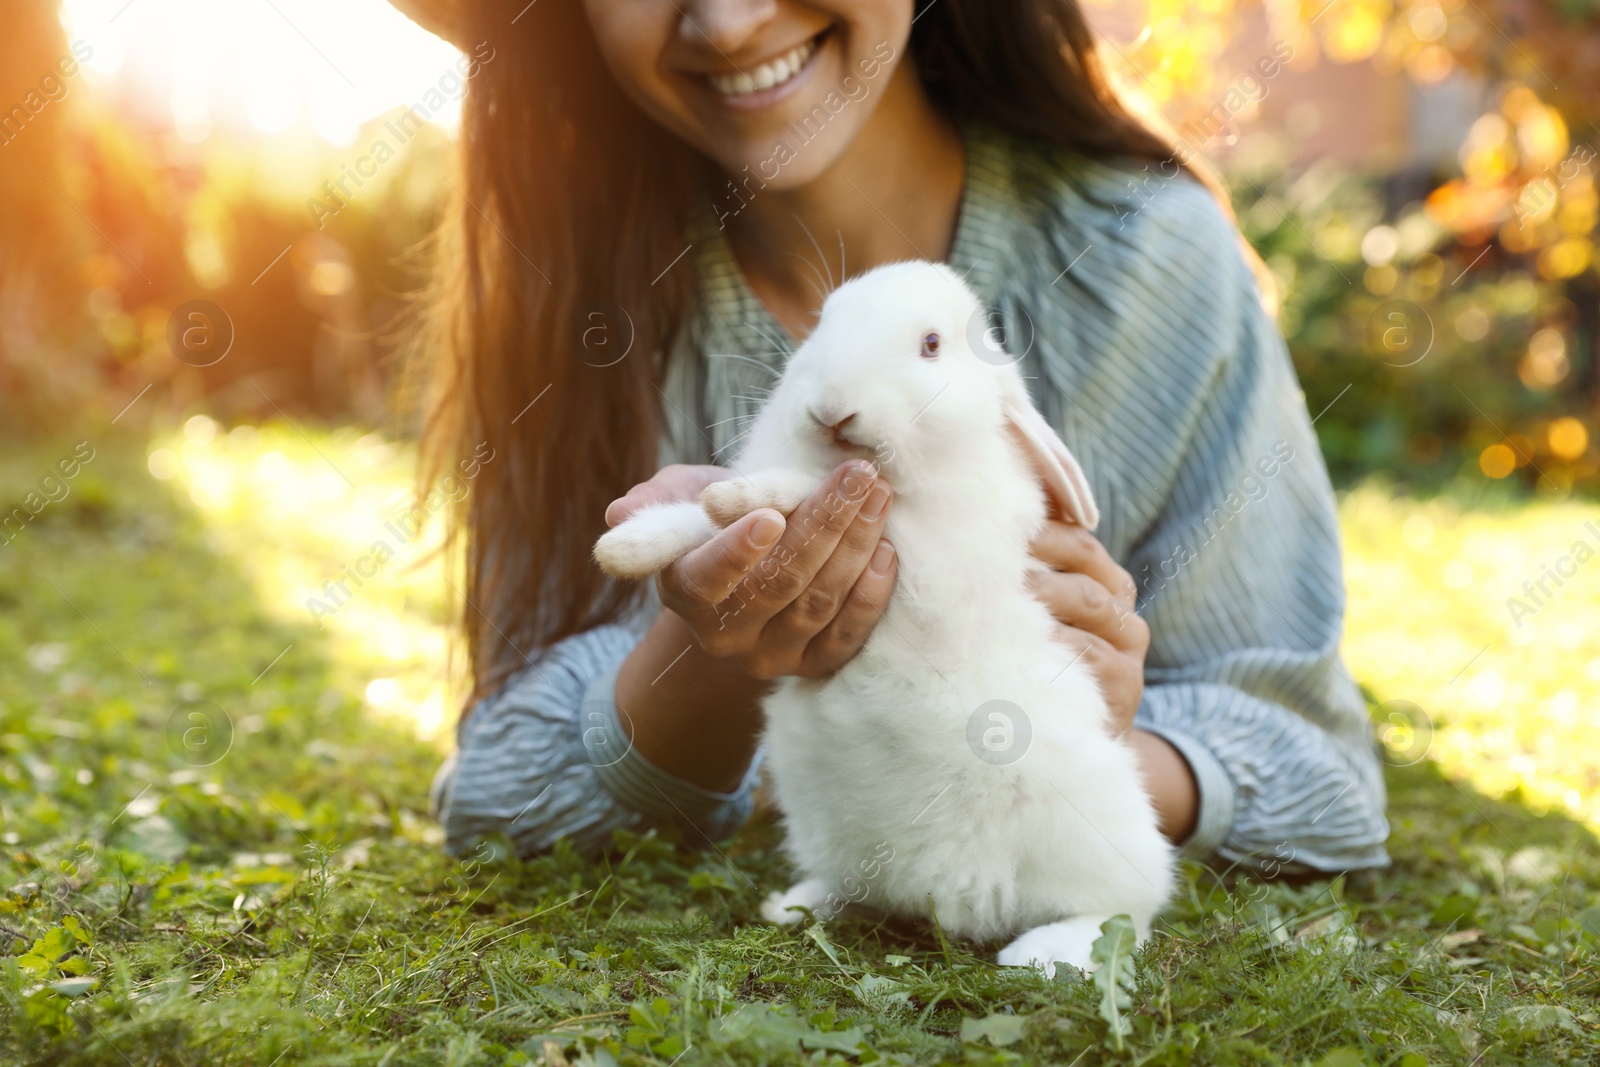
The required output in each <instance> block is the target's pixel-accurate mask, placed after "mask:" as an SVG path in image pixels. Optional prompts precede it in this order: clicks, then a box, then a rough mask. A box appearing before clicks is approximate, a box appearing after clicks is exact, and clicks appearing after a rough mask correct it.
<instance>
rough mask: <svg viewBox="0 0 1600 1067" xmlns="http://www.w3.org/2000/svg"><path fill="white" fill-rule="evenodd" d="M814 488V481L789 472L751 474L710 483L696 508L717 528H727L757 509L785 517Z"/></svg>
mask: <svg viewBox="0 0 1600 1067" xmlns="http://www.w3.org/2000/svg"><path fill="white" fill-rule="evenodd" d="M816 488H817V479H815V478H813V477H812V476H811V475H809V474H802V473H801V472H800V471H791V470H781V469H780V470H765V471H754V472H752V473H751V474H750V475H748V476H746V477H742V478H730V479H728V480H727V481H725V482H712V483H711V484H710V485H708V486H706V487H705V489H704V490H702V491H701V493H700V506H701V507H703V508H705V511H706V514H707V515H709V516H711V521H712V522H714V523H716V524H717V525H718V526H730V525H732V524H733V523H736V522H738V521H739V520H740V519H742V518H744V517H745V516H746V515H748V514H750V513H751V512H752V511H755V510H756V509H757V508H776V509H777V510H778V511H780V512H782V513H783V514H785V515H787V514H789V513H790V512H791V511H793V510H794V509H795V508H797V507H799V506H800V504H801V502H802V501H804V500H805V498H806V497H808V496H810V495H811V493H812V491H813V490H815V489H816Z"/></svg>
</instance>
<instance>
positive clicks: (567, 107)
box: [418, 0, 1228, 699]
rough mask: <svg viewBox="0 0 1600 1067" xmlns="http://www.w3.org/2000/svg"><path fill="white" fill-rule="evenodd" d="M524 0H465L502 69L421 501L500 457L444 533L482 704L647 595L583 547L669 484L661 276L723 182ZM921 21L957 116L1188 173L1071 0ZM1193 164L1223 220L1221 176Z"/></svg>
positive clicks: (935, 72)
mask: <svg viewBox="0 0 1600 1067" xmlns="http://www.w3.org/2000/svg"><path fill="white" fill-rule="evenodd" d="M512 3H513V0H505V2H504V3H500V2H490V0H482V2H470V0H469V2H467V3H465V4H463V5H462V10H461V11H460V14H459V18H458V20H457V23H456V26H455V29H456V31H457V40H458V41H462V42H466V43H468V44H470V43H471V42H476V41H483V40H492V41H493V45H494V52H495V58H494V59H493V60H492V61H490V62H487V63H484V64H483V65H482V67H481V69H480V70H479V72H478V73H477V74H476V75H475V76H474V77H473V78H472V80H471V81H470V83H469V85H468V89H467V94H466V98H465V102H464V105H463V108H464V110H463V117H462V132H461V142H460V150H459V153H458V165H457V174H458V176H457V178H456V180H455V181H454V182H453V187H454V191H453V192H452V193H451V194H450V204H449V206H448V208H447V210H446V214H445V218H444V221H443V223H442V225H441V228H440V231H439V234H438V236H437V239H436V244H435V247H434V253H435V255H436V257H437V258H436V261H435V262H436V265H435V280H434V283H433V286H432V289H431V291H430V293H429V294H428V309H429V310H428V312H427V315H426V318H425V327H424V329H423V330H422V331H421V332H420V333H419V339H418V350H419V352H420V354H421V355H422V357H423V363H424V365H425V366H426V367H427V369H428V373H429V378H430V384H429V388H428V393H427V398H426V405H427V406H426V413H425V420H424V425H423V435H422V457H423V461H422V464H421V468H420V470H421V478H422V485H423V486H424V489H425V488H426V487H427V486H428V485H431V484H433V482H434V481H435V480H436V479H437V478H438V477H439V476H441V475H442V474H445V473H446V472H448V471H450V470H452V469H453V468H454V466H455V465H456V464H457V463H458V462H459V461H460V460H462V459H464V458H466V457H468V456H471V455H474V454H476V455H483V454H485V452H484V447H483V446H484V443H485V442H487V444H488V447H489V448H492V449H493V456H494V458H493V459H492V460H490V461H489V462H486V463H483V464H481V466H480V467H479V469H478V472H477V474H476V476H475V478H474V480H473V482H472V488H471V491H470V494H469V495H468V496H467V497H466V499H465V500H464V501H463V502H462V504H461V505H460V506H459V508H458V510H457V511H456V512H455V513H454V514H453V515H452V517H451V523H450V536H451V539H452V541H451V543H452V544H455V545H458V546H459V547H460V548H462V549H463V550H464V563H465V570H464V577H465V583H466V587H465V589H463V590H460V592H461V594H462V599H463V600H464V603H463V604H462V606H461V611H462V626H463V634H464V637H465V650H466V653H467V660H468V663H467V666H468V669H469V672H470V675H471V678H472V683H473V684H472V694H473V699H476V698H477V697H479V696H481V695H483V694H485V693H487V692H489V691H491V690H492V689H494V688H495V687H496V686H498V685H499V684H500V683H501V682H503V681H504V679H505V678H506V676H507V675H508V674H510V673H511V672H512V671H514V670H516V669H517V668H518V667H520V666H521V665H522V664H523V663H524V662H525V661H526V660H527V659H528V658H530V657H531V656H533V655H534V653H535V651H536V650H537V649H540V648H543V647H546V646H548V645H550V644H552V643H554V642H556V641H559V640H561V639H562V638H565V637H568V636H570V635H572V634H576V633H579V632H582V631H583V630H586V629H590V628H592V627H594V626H597V625H600V624H603V623H606V622H611V621H615V620H617V619H619V618H620V617H621V616H622V615H623V614H624V612H625V611H626V609H628V608H629V607H630V605H631V603H632V601H633V599H634V597H635V596H636V595H637V589H636V588H633V587H627V586H623V585H620V584H618V583H615V582H613V581H610V580H608V579H606V578H605V577H604V576H603V575H602V574H601V573H600V571H599V570H598V568H596V567H595V565H594V564H593V562H592V561H591V559H590V555H589V550H590V547H591V546H592V545H593V543H594V541H595V538H597V537H598V536H599V535H600V534H601V533H602V532H603V531H604V528H605V522H604V517H603V516H604V513H605V508H606V505H607V504H608V503H609V502H610V501H611V500H612V499H614V498H615V497H617V496H618V495H620V494H621V493H623V492H624V491H625V490H626V489H627V488H628V487H629V486H630V485H633V484H634V483H636V482H639V481H642V480H644V479H645V478H647V477H649V476H650V475H651V474H652V473H653V472H654V471H655V469H656V451H657V442H658V438H659V429H660V426H661V420H660V410H659V405H660V399H659V392H658V382H659V381H660V380H661V374H662V370H663V361H664V359H665V353H666V352H667V351H669V349H670V342H671V339H672V337H673V334H674V331H675V330H676V329H677V328H678V326H679V324H680V322H681V321H683V318H684V313H685V310H686V308H687V307H688V304H689V301H690V300H691V299H692V298H693V286H692V272H691V271H687V270H668V271H665V272H663V271H664V268H666V267H667V266H668V265H669V264H670V263H671V262H672V260H673V258H674V257H675V256H677V255H679V254H680V253H681V252H682V251H683V249H684V247H685V238H684V237H683V232H684V227H685V223H686V219H687V209H688V204H689V202H690V201H689V198H690V197H691V196H692V195H694V194H695V192H696V191H697V190H699V189H703V188H705V186H704V184H703V183H704V182H705V181H706V180H707V178H708V164H707V163H706V162H705V161H704V160H703V159H702V158H701V157H700V156H699V155H698V154H697V153H695V152H694V151H693V150H691V149H690V148H688V147H687V146H686V145H684V144H682V143H681V142H679V141H678V140H677V139H676V138H674V137H672V136H671V135H670V134H668V133H666V132H665V131H664V130H663V129H661V128H660V127H659V126H657V125H656V124H655V123H654V122H653V121H651V120H650V119H648V118H647V117H646V116H645V115H644V114H643V113H642V112H640V111H639V109H638V108H637V107H636V106H634V105H633V104H632V103H631V102H630V101H629V100H628V99H627V98H626V97H625V96H624V95H623V93H622V91H621V89H620V88H619V87H618V86H617V85H616V83H615V82H614V81H613V79H612V78H611V77H610V75H609V74H608V73H607V72H606V69H605V66H604V63H603V62H602V60H601V57H600V55H599V52H598V49H597V46H596V44H595V41H594V39H593V36H592V34H591V32H590V30H589V27H588V24H587V21H586V18H585V16H584V13H583V10H582V5H580V4H579V3H577V2H576V0H556V2H551V3H543V4H536V5H530V6H529V7H528V8H527V9H526V10H525V11H524V12H523V13H522V15H521V16H520V17H519V18H518V19H517V20H516V21H515V22H514V23H513V24H511V25H510V27H509V29H508V28H507V23H506V17H505V16H506V15H507V13H508V11H509V8H510V6H512ZM515 6H519V7H520V6H521V0H515ZM917 9H918V14H919V17H918V18H917V19H916V22H915V23H914V25H913V27H912V34H911V44H910V51H911V59H912V61H913V62H914V64H915V67H916V70H917V72H918V75H919V76H920V77H921V78H922V79H923V80H924V82H925V84H926V85H927V88H928V91H929V93H930V95H931V97H932V98H933V99H934V100H935V101H936V102H937V104H938V105H939V106H941V107H942V108H943V109H945V111H946V112H947V113H948V114H950V115H951V116H952V117H954V118H957V119H961V120H970V121H976V122H979V123H983V124H986V125H989V126H992V127H994V128H997V129H999V130H1002V131H1005V132H1008V133H1012V134H1015V135H1019V136H1023V137H1030V138H1037V139H1040V140H1043V141H1047V142H1050V143H1053V144H1056V145H1060V146H1062V147H1064V148H1067V149H1070V150H1072V151H1075V152H1080V153H1083V154H1085V155H1090V156H1095V157H1100V158H1116V157H1124V158H1133V159H1143V160H1149V161H1154V162H1164V161H1167V160H1173V159H1175V158H1176V156H1175V145H1174V141H1173V140H1172V138H1171V137H1170V136H1169V135H1167V134H1165V133H1164V132H1163V131H1162V130H1161V129H1160V128H1159V127H1158V125H1157V124H1156V123H1154V122H1151V121H1149V120H1148V119H1142V118H1140V117H1138V116H1136V114H1135V113H1134V111H1133V110H1132V109H1131V108H1130V106H1129V105H1128V104H1127V103H1126V102H1125V101H1124V99H1123V97H1122V95H1121V94H1120V93H1119V92H1118V90H1117V89H1116V87H1115V85H1114V84H1113V82H1112V79H1111V78H1110V77H1109V76H1108V74H1107V72H1106V71H1105V69H1104V67H1103V66H1102V64H1101V61H1100V58H1099V55H1098V53H1097V50H1096V45H1095V36H1094V32H1093V31H1092V30H1091V29H1090V27H1089V25H1088V24H1087V22H1086V21H1085V20H1084V17H1083V14H1082V12H1081V11H1080V10H1079V9H1078V6H1077V4H1076V3H1073V2H1071V0H1007V2H1006V3H1004V4H994V3H991V2H987V0H918V4H917ZM1180 162H1183V163H1185V166H1184V169H1185V170H1187V171H1189V172H1190V173H1191V174H1192V175H1193V176H1195V177H1196V178H1198V179H1199V180H1201V181H1202V182H1204V183H1205V184H1206V185H1208V186H1209V187H1210V188H1211V189H1212V190H1213V192H1215V193H1216V195H1217V197H1218V199H1219V200H1220V202H1221V203H1222V204H1223V206H1224V207H1225V208H1226V207H1227V204H1228V199H1227V196H1226V194H1225V193H1224V192H1223V190H1222V187H1221V185H1220V184H1219V183H1218V182H1217V181H1216V179H1215V178H1214V176H1213V175H1212V174H1211V173H1210V172H1209V171H1207V170H1205V169H1203V166H1202V165H1200V164H1199V163H1198V162H1197V161H1193V160H1189V161H1182V160H1180ZM595 330H603V331H606V334H607V335H606V336H605V338H604V339H605V340H606V342H607V343H608V344H610V345H612V346H613V347H612V348H611V349H606V350H605V351H614V350H615V348H616V347H620V346H622V345H624V344H627V343H629V342H630V341H631V349H630V350H629V354H628V355H627V356H626V357H624V358H622V359H621V360H619V361H616V362H612V359H613V358H614V357H606V358H596V357H595V352H596V348H597V346H595V345H593V344H586V338H587V339H588V340H594V339H596V338H597V337H598V336H599V335H593V331H595ZM608 364H609V365H608Z"/></svg>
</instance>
